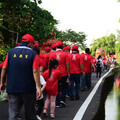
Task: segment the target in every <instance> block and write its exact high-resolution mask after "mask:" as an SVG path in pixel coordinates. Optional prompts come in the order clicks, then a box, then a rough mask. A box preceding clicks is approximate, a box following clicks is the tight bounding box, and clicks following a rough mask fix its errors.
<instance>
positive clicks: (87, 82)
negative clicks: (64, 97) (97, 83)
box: [85, 73, 91, 89]
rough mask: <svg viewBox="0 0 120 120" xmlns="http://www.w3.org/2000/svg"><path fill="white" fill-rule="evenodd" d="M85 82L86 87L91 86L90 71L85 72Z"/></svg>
mask: <svg viewBox="0 0 120 120" xmlns="http://www.w3.org/2000/svg"><path fill="white" fill-rule="evenodd" d="M85 83H86V86H87V88H88V89H90V88H91V73H85Z"/></svg>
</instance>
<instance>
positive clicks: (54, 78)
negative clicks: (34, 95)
mask: <svg viewBox="0 0 120 120" xmlns="http://www.w3.org/2000/svg"><path fill="white" fill-rule="evenodd" d="M42 76H43V77H44V79H45V80H46V93H47V94H48V95H57V94H58V80H60V79H61V72H60V71H59V70H57V69H52V72H51V75H50V77H49V70H46V71H45V72H44V73H43V74H42Z"/></svg>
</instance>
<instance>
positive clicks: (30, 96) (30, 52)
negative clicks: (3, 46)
mask: <svg viewBox="0 0 120 120" xmlns="http://www.w3.org/2000/svg"><path fill="white" fill-rule="evenodd" d="M107 64H108V60H107V61H106V62H105V63H104V61H103V59H102V57H101V55H99V56H98V58H97V59H95V58H94V57H93V56H92V55H91V51H90V49H89V48H86V49H85V53H81V54H80V53H79V49H78V46H77V45H72V47H70V46H66V47H63V42H62V41H57V43H56V44H52V46H51V47H46V48H45V54H41V53H40V48H39V44H38V43H35V42H34V37H33V36H31V35H30V34H26V35H24V36H23V37H22V43H21V44H16V47H15V48H12V49H10V50H9V51H8V54H7V56H6V59H5V61H4V63H1V64H0V66H1V67H2V71H1V83H0V91H4V90H5V89H6V91H7V93H8V98H9V120H17V119H18V118H19V117H20V111H21V108H22V106H23V105H24V108H25V119H26V120H37V119H38V120H41V119H42V118H41V114H42V113H43V115H44V116H47V115H48V107H49V104H50V117H51V118H53V119H54V118H55V107H67V103H66V96H68V97H69V99H70V100H72V101H73V100H79V99H80V91H85V90H90V89H91V75H92V72H96V77H99V78H100V77H101V72H102V70H103V68H105V69H106V68H107V67H106V65H107ZM107 66H108V65H107ZM6 75H7V79H5V77H6ZM6 87H7V88H6Z"/></svg>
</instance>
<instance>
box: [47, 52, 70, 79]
mask: <svg viewBox="0 0 120 120" xmlns="http://www.w3.org/2000/svg"><path fill="white" fill-rule="evenodd" d="M51 58H55V59H57V60H58V62H59V65H58V70H59V71H60V72H61V73H62V77H63V76H66V75H68V71H67V67H66V63H69V57H68V53H66V52H64V51H55V52H52V53H51V54H50V58H49V59H51Z"/></svg>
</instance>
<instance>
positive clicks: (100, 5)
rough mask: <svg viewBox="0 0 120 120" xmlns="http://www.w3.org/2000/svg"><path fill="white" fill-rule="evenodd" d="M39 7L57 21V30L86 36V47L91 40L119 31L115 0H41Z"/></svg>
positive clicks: (118, 5)
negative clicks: (68, 30)
mask: <svg viewBox="0 0 120 120" xmlns="http://www.w3.org/2000/svg"><path fill="white" fill-rule="evenodd" d="M40 7H41V8H44V9H46V10H48V11H49V12H50V13H51V14H52V15H53V16H54V18H55V19H56V20H59V25H57V28H58V29H59V30H63V31H65V30H67V29H72V30H74V31H76V32H84V33H85V34H87V35H88V37H87V42H86V43H87V45H88V46H89V44H90V43H91V41H92V40H93V39H97V38H100V37H102V36H105V35H109V34H110V33H114V34H116V30H117V29H119V30H120V23H119V22H118V21H119V19H120V14H119V13H120V3H119V2H117V0H42V4H41V5H40Z"/></svg>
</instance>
